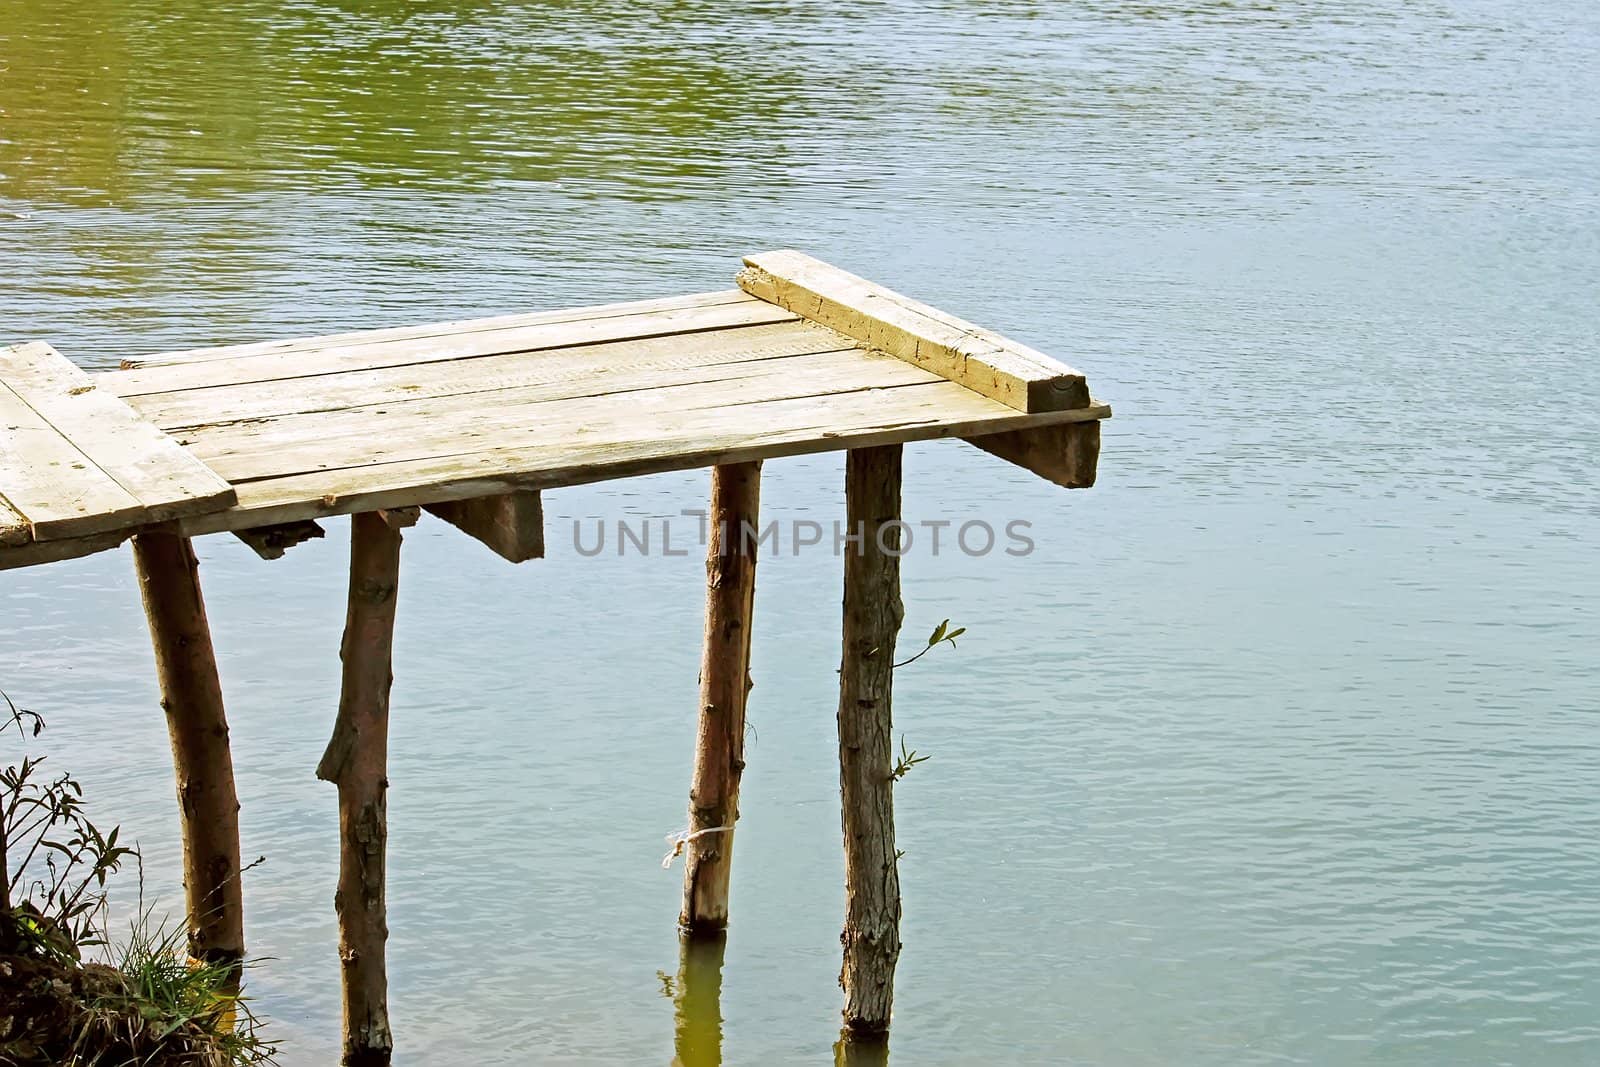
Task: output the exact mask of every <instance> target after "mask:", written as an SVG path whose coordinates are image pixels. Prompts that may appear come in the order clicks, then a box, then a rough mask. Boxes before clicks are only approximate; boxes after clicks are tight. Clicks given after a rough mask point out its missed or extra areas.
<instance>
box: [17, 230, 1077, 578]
mask: <svg viewBox="0 0 1600 1067" xmlns="http://www.w3.org/2000/svg"><path fill="white" fill-rule="evenodd" d="M774 261H776V263H777V264H778V265H780V269H781V268H782V266H792V265H794V264H796V263H798V264H799V266H801V267H803V268H804V270H800V269H794V270H792V272H791V273H793V274H794V275H796V276H798V277H800V278H801V279H803V280H807V281H810V282H812V285H813V288H812V289H810V290H806V291H804V292H803V293H800V294H797V295H794V296H790V295H789V294H787V293H786V294H784V295H785V296H786V297H788V298H787V299H782V298H780V297H779V295H778V293H777V290H776V286H777V284H782V283H774V282H772V281H770V280H769V279H772V278H774V277H776V276H775V275H773V274H771V273H769V272H766V271H763V270H761V269H760V268H759V267H754V268H749V269H747V271H746V274H745V281H746V284H747V285H748V286H749V287H750V289H752V290H754V291H755V292H756V293H761V294H763V295H766V296H769V297H771V300H768V299H762V298H761V296H758V295H752V294H751V293H750V292H746V291H745V290H743V289H730V290H726V291H721V292H713V293H703V294H698V295H694V296H686V297H674V298H669V299H665V300H648V301H641V302H637V303H628V304H612V305H607V306H603V307H592V308H580V309H575V310H571V311H556V312H544V313H538V314H530V315H511V316H505V317H501V318H491V319H479V320H472V321H466V322H450V323H440V324H436V325H431V326H419V327H409V328H403V329H389V330H372V331H365V332H361V333H351V334H343V335H338V336H333V337H320V338H311V339H307V340H298V341H275V342H265V343H261V344H248V345H237V346H230V347H224V348H210V349H202V350H198V351H189V352H176V353H169V354H165V355H158V356H152V357H150V358H148V359H139V360H132V361H128V363H127V364H126V367H125V369H123V370H118V371H110V372H105V373H100V374H94V375H88V374H84V373H83V372H81V371H77V370H76V369H75V368H74V367H73V366H72V365H71V364H70V363H68V362H67V361H66V360H65V359H64V358H63V357H61V356H59V355H57V354H55V353H54V351H53V350H51V349H50V348H49V347H48V346H47V345H43V344H38V343H34V344H26V345H21V346H17V347H13V348H11V349H9V350H5V349H0V440H3V444H4V451H3V453H0V455H3V459H0V496H3V497H4V498H5V499H4V502H0V568H3V567H7V566H18V565H25V564H30V563H36V562H45V561H48V560H52V559H61V558H67V557H70V556H75V555H83V554H87V553H89V552H94V551H100V550H102V549H105V548H110V547H114V546H115V545H116V544H117V543H119V542H120V541H121V540H124V539H125V538H126V536H128V535H129V534H131V533H132V532H133V531H134V530H137V529H139V528H140V527H143V526H147V525H149V524H150V523H152V522H163V521H168V520H176V521H177V524H178V529H179V530H180V531H181V532H182V533H183V534H185V535H197V534H205V533H215V532H218V531H225V530H234V531H238V530H249V529H254V528H260V527H271V526H279V525H282V524H287V523H293V522H296V521H303V520H312V519H317V518H321V517H324V516H330V515H340V514H350V513H354V512H360V511H373V510H378V509H386V508H394V507H403V506H408V505H409V506H414V505H424V504H436V503H440V502H445V501H454V500H465V499H473V498H479V497H485V496H493V495H498V494H505V493H510V492H515V491H518V490H530V489H546V488H554V487H558V486H563V485H575V484H579V483H584V482H594V481H602V480H606V479H611V478H621V477H627V476H631V475H639V474H649V473H654V472H657V471H665V470H678V469H684V468H693V467H703V466H710V465H714V464H719V463H733V462H740V461H746V460H755V459H768V458H773V457H778V456H789V455H797V454H800V453H806V452H819V451H829V450H837V449H847V448H857V447H863V446H868V445H880V444H891V443H900V442H905V441H916V440H923V439H927V438H935V437H968V438H979V439H980V440H979V441H978V442H977V443H979V444H980V445H982V444H984V443H986V442H984V441H982V440H981V438H983V437H984V436H986V435H990V434H994V433H997V432H1001V431H1011V430H1027V429H1031V428H1039V427H1045V426H1051V425H1056V424H1061V423H1081V422H1092V421H1094V420H1097V419H1100V418H1104V417H1105V416H1106V415H1108V414H1109V410H1108V409H1107V408H1106V407H1105V406H1104V405H1101V404H1097V403H1094V402H1093V401H1091V400H1090V399H1089V396H1088V393H1087V390H1086V388H1085V387H1084V384H1083V378H1082V376H1081V375H1079V374H1077V373H1076V372H1074V371H1071V370H1070V369H1069V368H1067V367H1065V366H1062V365H1060V364H1057V363H1054V362H1053V361H1050V360H1047V359H1046V358H1045V357H1043V356H1039V355H1038V354H1037V353H1032V352H1029V351H1028V350H1027V349H1024V348H1022V347H1021V346H1017V345H1014V344H1011V343H1010V342H1006V341H1004V339H1001V338H998V337H995V336H994V335H991V334H987V333H986V332H985V331H982V330H979V329H978V328H977V327H973V326H971V325H969V324H967V323H962V322H960V321H959V320H956V319H953V318H952V317H950V316H946V315H943V314H942V313H938V312H934V311H933V310H932V309H930V308H925V307H923V306H921V305H917V304H914V303H913V302H911V301H908V300H904V299H903V298H898V297H895V296H894V295H893V294H889V295H884V294H886V293H887V291H886V290H882V289H879V288H878V287H876V286H870V285H868V284H867V283H864V282H861V281H860V280H859V279H855V278H852V277H851V276H849V275H845V274H843V272H838V271H833V270H831V269H830V268H826V267H824V266H823V265H821V264H817V263H816V261H808V260H806V259H805V257H799V256H798V255H797V254H792V253H777V254H772V255H771V256H769V257H754V258H753V260H752V262H753V263H762V262H767V263H773V262H774ZM806 272H810V273H809V274H808V273H806ZM818 275H820V276H821V278H820V280H818V277H817V276H818ZM830 284H831V290H830ZM816 289H822V290H823V291H824V294H825V295H829V296H833V297H835V298H837V297H844V298H851V297H854V298H855V303H854V306H851V307H850V308H849V310H848V311H841V312H838V313H836V314H835V315H834V316H832V317H830V316H829V315H828V314H827V312H826V307H827V306H828V305H827V304H826V302H825V299H824V296H822V295H816V294H815V290H816ZM802 300H803V301H809V303H806V304H802V303H800V301H802ZM785 304H788V305H790V306H798V307H802V308H805V309H809V310H812V311H813V314H814V315H815V317H808V316H805V315H802V314H798V313H796V311H794V310H790V307H786V306H785ZM832 306H833V307H836V308H840V307H845V306H846V305H843V304H839V303H835V304H833V305H832ZM818 307H823V308H824V310H823V311H822V312H820V313H819V312H817V311H816V310H815V309H817V308H818ZM858 308H859V309H861V310H857V309H858ZM852 316H853V320H852ZM819 319H820V320H821V321H818V320H819ZM836 327H837V328H836ZM841 331H847V332H841ZM896 345H898V346H900V347H901V350H902V351H903V352H905V353H906V356H905V357H904V358H903V357H901V356H898V355H892V354H890V351H889V350H892V348H893V346H896ZM886 349H887V350H886ZM985 357H987V358H985ZM947 375H948V376H947ZM952 377H954V378H955V380H951V378H952ZM4 387H9V391H8V390H7V389H6V388H4ZM1030 390H1031V391H1030ZM985 394H987V395H985ZM52 431H53V432H52ZM156 431H159V432H156ZM1005 443H1006V440H1005V439H1003V438H1002V439H998V440H995V441H994V444H995V445H996V447H1001V446H1003V445H1004V444H1005ZM173 446H176V447H173ZM1079 465H1080V467H1081V466H1082V464H1081V463H1080V464H1079ZM1092 470H1093V468H1092V464H1091V465H1090V466H1089V467H1088V472H1087V473H1084V472H1083V471H1079V472H1078V473H1077V474H1075V475H1072V477H1073V478H1075V479H1076V480H1077V481H1087V480H1088V479H1089V478H1092ZM7 502H8V503H9V507H7V506H6V504H7Z"/></svg>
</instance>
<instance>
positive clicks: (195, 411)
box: [127, 319, 855, 433]
mask: <svg viewBox="0 0 1600 1067" xmlns="http://www.w3.org/2000/svg"><path fill="white" fill-rule="evenodd" d="M854 343H855V342H853V341H851V340H850V339H849V338H847V337H845V336H843V335H842V334H839V333H837V332H835V331H833V330H829V329H827V328H825V327H822V326H818V325H816V324H815V323H810V322H804V321H801V320H797V319H792V320H790V321H787V322H781V323H767V324H763V325H757V326H747V327H742V328H737V329H727V330H713V331H711V332H708V333H703V334H696V335H694V338H693V343H689V344H686V343H685V339H684V338H683V337H678V336H672V337H649V338H643V339H637V340H626V341H613V342H605V343H602V344H594V345H580V346H572V347H567V348H555V349H547V350H543V351H538V352H510V353H505V354H502V355H496V356H480V357H476V358H473V359H466V360H457V361H453V362H442V363H423V364H415V365H411V366H402V367H377V368H372V369H369V370H353V371H345V372H343V373H340V374H328V375H321V376H318V377H315V378H291V379H288V380H286V381H271V382H247V383H244V384H241V385H231V386H218V387H215V388H209V389H191V390H184V391H180V392H170V393H167V392H163V393H148V394H142V395H136V396H130V397H128V398H127V402H128V404H129V405H130V406H131V407H133V409H134V410H136V411H138V412H139V414H141V415H143V416H144V417H145V418H146V419H149V420H150V421H151V422H153V423H155V424H156V425H158V426H160V427H161V428H163V429H164V430H166V431H167V432H168V433H172V432H174V431H176V430H179V429H184V428H188V427H195V426H205V425H218V424H222V423H229V422H241V421H244V420H247V419H248V420H252V421H254V420H262V419H273V418H277V417H280V416H285V415H303V414H312V413H315V412H322V411H339V410H342V409H347V408H381V407H386V406H388V405H391V404H403V403H412V402H415V401H418V400H427V399H430V398H437V397H446V396H459V397H467V398H468V399H467V400H466V401H465V404H466V405H467V406H479V405H489V404H493V403H494V402H495V401H496V396H495V394H496V393H497V391H499V390H505V389H520V388H527V387H533V386H538V387H541V388H542V389H545V390H548V395H549V396H551V397H556V396H586V395H592V394H600V393H604V392H611V391H616V390H617V389H620V388H640V387H642V386H644V385H647V384H648V383H649V381H650V379H649V378H648V377H646V376H645V373H646V372H651V371H685V370H689V369H692V368H697V367H705V368H711V367H719V366H726V365H730V364H739V363H748V362H752V361H755V360H761V359H768V358H778V357H782V356H791V355H801V354H804V353H806V352H822V351H830V350H839V349H843V348H848V347H850V346H851V345H853V344H854ZM687 377H688V378H692V377H693V376H692V375H689V376H687ZM663 380H687V378H686V377H685V376H684V375H682V374H678V375H667V376H666V377H665V378H664V379H663Z"/></svg>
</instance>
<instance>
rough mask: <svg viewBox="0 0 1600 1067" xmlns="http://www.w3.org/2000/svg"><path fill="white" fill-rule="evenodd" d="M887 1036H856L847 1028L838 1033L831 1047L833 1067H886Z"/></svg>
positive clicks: (887, 1060)
mask: <svg viewBox="0 0 1600 1067" xmlns="http://www.w3.org/2000/svg"><path fill="white" fill-rule="evenodd" d="M888 1064H889V1035H888V1034H871V1035H858V1034H856V1033H853V1032H852V1031H851V1030H850V1029H849V1028H846V1029H844V1030H841V1031H840V1032H839V1040H838V1041H836V1042H834V1046H833V1067H888Z"/></svg>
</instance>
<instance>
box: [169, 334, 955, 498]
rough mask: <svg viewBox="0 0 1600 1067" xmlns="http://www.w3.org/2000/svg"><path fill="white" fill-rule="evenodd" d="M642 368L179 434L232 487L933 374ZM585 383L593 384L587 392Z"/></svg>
mask: <svg viewBox="0 0 1600 1067" xmlns="http://www.w3.org/2000/svg"><path fill="white" fill-rule="evenodd" d="M674 373H676V374H678V375H679V376H680V377H679V378H678V379H676V380H663V379H662V378H661V377H660V376H658V375H650V376H649V381H650V384H649V385H648V386H646V387H640V388H631V389H630V388H619V389H618V390H617V391H609V390H607V391H604V392H590V393H589V394H587V395H576V396H575V395H570V393H569V392H567V391H566V390H563V389H560V388H556V389H554V390H552V391H553V392H554V393H555V395H554V396H552V395H550V392H549V391H546V390H543V389H536V388H535V389H528V390H508V391H506V393H502V394H494V395H493V400H492V402H489V401H486V400H485V399H480V398H476V397H472V398H465V399H466V400H468V401H473V402H468V403H463V398H458V397H444V398H441V399H438V400H433V399H426V400H418V401H415V402H412V403H404V404H387V405H380V406H378V407H376V408H372V407H361V408H354V409H349V410H346V411H338V412H321V413H317V414H314V415H307V416H285V417H283V418H279V419H272V420H267V421H264V422H247V423H228V424H224V425H220V426H211V427H200V428H196V429H194V430H191V431H187V432H185V433H184V435H183V436H182V440H183V441H184V443H185V444H186V445H187V446H188V447H189V449H190V450H191V451H192V452H193V453H194V455H196V456H198V457H199V458H200V459H201V460H202V461H203V462H205V463H206V464H207V465H208V466H210V467H211V468H212V469H213V470H215V471H216V472H217V473H219V474H221V475H222V476H223V477H225V478H227V479H228V480H230V481H231V482H233V483H235V484H239V483H242V482H247V481H252V480H255V479H258V478H263V477H272V476H275V475H281V474H288V473H298V472H301V471H311V470H330V469H335V468H340V467H359V466H366V465H369V464H373V463H385V462H392V461H395V460H399V459H407V458H412V459H420V458H426V457H427V456H432V455H452V454H458V453H460V452H462V451H467V450H472V449H475V448H477V447H480V446H488V447H500V448H505V447H516V446H517V445H520V444H521V443H523V442H524V441H535V440H552V439H567V440H571V441H574V442H578V443H582V442H584V441H591V440H592V441H597V442H604V441H606V440H610V439H614V438H615V437H616V436H617V435H619V434H620V435H625V434H627V433H629V432H630V430H629V427H630V426H631V425H632V424H634V423H638V422H641V421H643V420H647V419H650V418H651V417H653V416H657V415H661V416H667V417H670V416H672V415H673V414H675V413H676V414H678V416H679V419H678V422H679V425H680V426H681V427H683V428H689V427H692V426H693V425H694V422H695V420H696V419H698V418H700V417H701V413H703V412H707V411H711V410H714V409H717V408H729V409H733V410H734V411H737V410H739V409H742V408H744V407H746V406H748V405H750V404H751V403H753V402H759V401H765V400H781V399H785V398H788V397H808V396H816V397H823V396H828V395H830V394H834V393H843V392H857V391H860V390H863V389H881V388H888V387H893V386H900V385H910V384H917V383H922V382H936V381H939V380H940V379H939V378H938V377H937V376H935V375H931V374H929V373H927V372H926V371H923V370H919V369H917V368H916V367H912V366H908V365H907V364H905V363H902V362H901V361H899V360H896V359H892V358H890V357H888V356H884V355H881V354H876V353H874V354H868V353H863V352H860V351H858V350H855V349H850V350H847V351H845V352H817V353H807V354H803V355H797V356H791V357H788V358H786V359H781V360H780V359H774V360H762V361H759V362H758V363H756V364H754V365H752V366H750V367H748V368H746V369H745V372H744V373H743V374H737V375H717V376H714V377H709V378H707V377H702V376H701V375H700V374H698V373H696V372H689V371H680V372H674ZM591 389H593V387H591Z"/></svg>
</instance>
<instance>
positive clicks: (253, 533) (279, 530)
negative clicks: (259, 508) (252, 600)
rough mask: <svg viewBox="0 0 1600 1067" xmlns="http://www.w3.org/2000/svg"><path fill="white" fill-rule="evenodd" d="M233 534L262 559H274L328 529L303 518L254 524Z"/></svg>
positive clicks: (321, 534) (317, 536)
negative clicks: (274, 524) (277, 522)
mask: <svg viewBox="0 0 1600 1067" xmlns="http://www.w3.org/2000/svg"><path fill="white" fill-rule="evenodd" d="M233 535H234V536H235V537H237V538H238V539H239V540H241V541H243V542H244V543H245V544H247V545H249V546H250V548H251V549H252V550H254V552H255V554H256V555H258V556H260V557H261V558H262V559H265V560H274V559H282V558H283V554H284V553H285V552H287V551H289V549H291V548H293V547H294V546H295V545H299V544H304V543H305V542H307V541H312V540H315V539H316V538H319V537H324V536H326V535H327V531H325V530H323V528H322V527H320V526H318V525H317V524H316V523H314V522H312V521H311V520H309V519H301V520H299V521H297V522H285V523H280V524H278V525H276V526H253V527H251V528H250V529H248V530H235V531H233Z"/></svg>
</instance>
